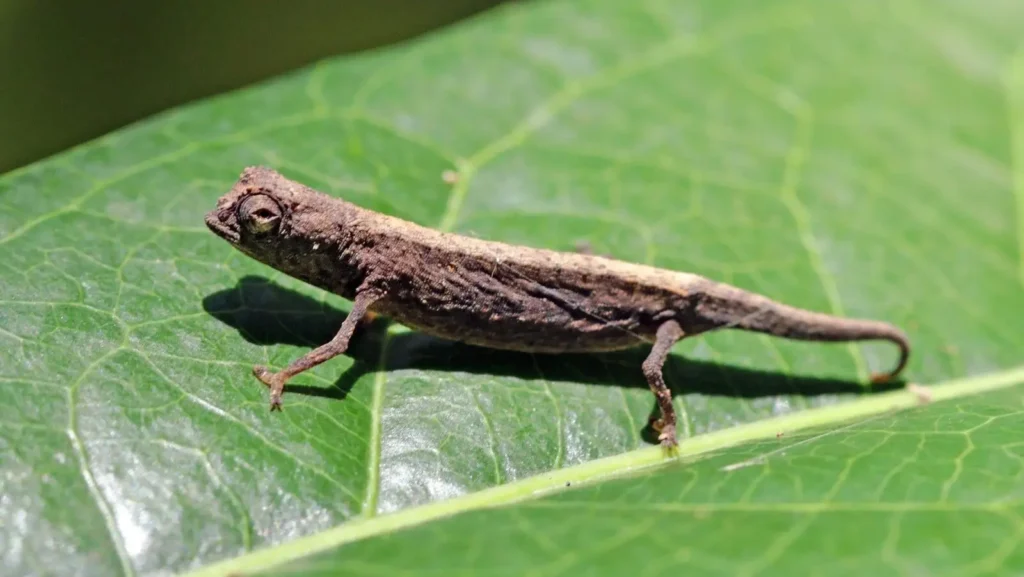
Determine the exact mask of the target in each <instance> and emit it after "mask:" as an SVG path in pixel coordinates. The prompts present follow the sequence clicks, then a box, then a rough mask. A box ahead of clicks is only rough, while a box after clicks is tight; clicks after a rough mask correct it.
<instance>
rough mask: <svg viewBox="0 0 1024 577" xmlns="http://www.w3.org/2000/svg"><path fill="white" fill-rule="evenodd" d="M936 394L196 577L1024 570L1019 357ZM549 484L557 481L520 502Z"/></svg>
mask: <svg viewBox="0 0 1024 577" xmlns="http://www.w3.org/2000/svg"><path fill="white" fill-rule="evenodd" d="M979 393H981V394H979ZM965 394H973V396H968V397H966V398H963V395H965ZM932 395H933V398H932V399H931V401H934V404H930V405H927V406H925V407H920V406H919V405H920V404H921V399H919V398H918V396H917V395H916V394H915V393H912V392H900V393H897V394H887V395H884V396H878V397H875V398H872V399H869V400H865V401H858V402H853V403H847V404H842V405H837V406H833V407H831V408H829V409H818V410H813V411H805V412H803V413H800V414H798V415H792V416H787V417H783V418H777V419H768V420H765V421H761V422H758V423H754V424H750V425H742V426H739V427H735V428H733V429H729V430H723V431H719V432H718V433H711V434H708V435H703V436H701V437H696V438H694V439H690V440H688V441H685V442H683V444H682V447H681V449H682V453H683V455H682V456H683V457H684V459H683V460H682V461H677V462H672V463H670V464H666V463H665V462H664V461H663V460H660V459H658V457H657V456H656V455H657V450H656V449H654V450H648V451H641V452H633V453H632V454H629V455H622V456H616V457H611V458H608V459H603V460H598V461H593V462H591V463H588V464H587V465H582V466H578V467H574V468H572V469H563V470H562V471H559V472H555V473H552V474H549V475H546V476H544V477H543V478H537V479H531V480H527V481H521V482H518V483H511V484H508V485H504V486H500V487H496V488H494V489H490V490H486V491H481V492H479V493H476V494H474V495H470V496H467V497H462V498H458V499H452V500H450V501H446V502H440V503H436V504H434V505H426V506H423V507H418V508H413V509H409V510H407V511H404V512H401V513H397V514H394V515H386V516H382V517H376V518H374V519H371V520H368V521H365V522H360V521H356V522H352V523H350V524H347V525H343V526H341V527H339V528H337V529H333V530H331V531H326V532H323V533H320V534H318V535H315V536H312V537H308V538H304V539H298V540H296V541H293V542H291V543H289V544H287V545H284V546H282V547H278V548H276V549H269V550H265V551H261V552H258V553H255V554H253V555H250V556H247V557H243V558H240V559H236V560H233V561H230V562H228V563H225V564H223V565H217V566H213V567H210V568H209V569H208V570H207V571H202V572H199V573H197V574H195V575H194V576H193V577H200V575H222V574H230V572H232V571H239V572H243V571H244V572H246V574H248V572H249V571H255V572H256V573H255V574H259V575H263V574H287V575H309V574H334V575H353V576H358V575H380V574H382V573H387V574H392V575H422V574H443V575H480V574H487V575H525V574H531V572H540V571H544V573H543V574H559V575H626V574H631V573H636V574H641V575H678V574H680V573H686V572H687V570H697V571H699V574H701V575H780V576H784V575H800V574H806V573H807V572H809V571H810V570H811V569H813V570H814V571H817V572H818V573H820V574H822V575H846V574H850V575H864V574H885V575H889V574H896V575H899V574H905V573H908V572H909V573H922V574H927V575H957V576H959V575H972V574H985V575H1016V574H1019V572H1020V568H1021V566H1024V516H1022V513H1024V501H1022V499H1021V496H1022V495H1024V492H1022V490H1021V486H1022V482H1024V442H1021V441H1020V440H1019V439H1018V437H1019V431H1020V430H1022V428H1024V368H1021V369H1017V370H1015V371H1007V372H1004V373H1001V374H999V375H994V376H989V377H981V378H972V379H966V380H964V381H962V382H958V383H950V384H947V385H943V386H942V387H939V388H936V389H934V391H933V393H932ZM907 407H917V408H912V409H910V410H904V411H901V412H893V411H892V409H905V408H907ZM823 424H824V425H823ZM783 427H791V429H790V430H789V431H785V432H784V431H783V429H782V428H783ZM794 428H795V429H796V430H794ZM642 453H647V454H642ZM644 461H647V465H648V466H646V467H643V465H644V464H645V463H644ZM658 461H660V463H658ZM651 463H655V466H651V465H650V464H651ZM616 471H617V472H618V473H619V475H618V478H614V477H608V474H609V473H610V472H616ZM622 473H626V474H625V475H623V474H622ZM602 476H604V478H602ZM581 485H582V487H581ZM570 486H572V487H575V489H566V488H565V487H570ZM541 493H554V494H549V495H548V496H545V497H543V498H539V499H529V500H524V499H528V498H529V497H537V496H539V494H541ZM517 501H518V502H517ZM513 503H514V504H513ZM500 505H506V506H500ZM458 513H461V514H458ZM451 515H454V516H451ZM428 521H433V523H432V524H428V523H427V522H428ZM344 545H348V546H344ZM396 551H398V552H401V553H400V554H394V553H393V552H396ZM260 569H263V571H261V570H260Z"/></svg>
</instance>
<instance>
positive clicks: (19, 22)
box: [0, 0, 501, 173]
mask: <svg viewBox="0 0 1024 577" xmlns="http://www.w3.org/2000/svg"><path fill="white" fill-rule="evenodd" d="M500 3H501V0H433V1H430V2H422V1H417V0H374V1H365V0H363V1H330V0H316V1H313V0H306V1H297V2H284V1H274V0H218V1H217V2H209V1H204V0H179V1H176V2H128V1H117V0H96V1H92V2H69V1H63V2H61V1H56V0H41V1H40V0H0V79H2V80H0V135H3V137H2V138H0V173H3V172H7V171H9V170H11V169H13V168H16V167H18V166H22V165H25V164H29V163H31V162H33V161H35V160H38V159H40V158H43V157H45V156H49V155H51V154H53V153H56V152H59V151H61V150H63V149H65V148H68V147H70V146H74V145H75V144H78V143H80V142H84V141H87V140H90V139H92V138H95V137H97V136H100V135H102V134H105V133H107V132H110V131H111V130H114V129H116V128H118V127H120V126H123V125H125V124H128V123H131V122H133V121H136V120H139V119H141V118H145V117H147V116H149V115H151V114H153V113H155V112H159V111H161V110H164V109H167V108H170V107H173V106H175V105H178V104H182V103H184V102H188V101H190V100H194V99H197V98H202V97H204V96H208V95H211V94H216V93H219V92H223V91H226V90H231V89H233V88H237V87H240V86H243V85H245V84H249V83H252V82H255V81H259V80H261V79H264V78H267V77H270V76H274V75H276V74H280V73H282V72H286V71H288V70H291V69H294V68H296V67H299V66H302V65H304V64H308V63H311V62H314V61H316V60H318V59H320V58H323V57H326V56H330V55H334V54H342V53H346V52H353V51H357V50H365V49H368V48H372V47H375V46H380V45H384V44H389V43H393V42H398V41H402V40H404V39H408V38H410V37H413V36H416V35H418V34H423V33H426V32H429V31H430V30H432V29H434V28H437V27H440V26H443V25H445V24H449V23H451V22H454V21H456V20H459V19H462V18H465V17H467V16H470V15H472V14H474V13H477V12H479V11H481V10H484V9H486V8H488V7H491V6H494V5H497V4H500Z"/></svg>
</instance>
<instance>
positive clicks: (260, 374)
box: [252, 365, 284, 411]
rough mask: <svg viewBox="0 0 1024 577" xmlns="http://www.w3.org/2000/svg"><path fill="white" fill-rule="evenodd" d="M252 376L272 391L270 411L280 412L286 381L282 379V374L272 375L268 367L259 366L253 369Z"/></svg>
mask: <svg viewBox="0 0 1024 577" xmlns="http://www.w3.org/2000/svg"><path fill="white" fill-rule="evenodd" d="M252 374H253V375H255V376H256V378H257V379H259V380H260V382H261V383H263V384H264V385H266V386H267V387H268V388H269V389H270V410H271V411H280V410H281V395H282V394H283V393H284V379H282V378H281V373H272V372H270V370H269V369H267V367H264V366H262V365H257V366H255V367H253V368H252Z"/></svg>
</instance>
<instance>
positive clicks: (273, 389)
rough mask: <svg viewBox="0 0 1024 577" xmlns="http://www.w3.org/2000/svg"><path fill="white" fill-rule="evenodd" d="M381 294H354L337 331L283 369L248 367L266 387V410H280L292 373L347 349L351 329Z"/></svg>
mask: <svg viewBox="0 0 1024 577" xmlns="http://www.w3.org/2000/svg"><path fill="white" fill-rule="evenodd" d="M380 297H381V294H380V293H378V292H375V291H364V292H360V293H358V294H357V295H356V298H355V300H354V301H353V302H352V310H351V311H350V312H349V313H348V316H347V317H345V320H344V321H342V323H341V328H340V329H339V330H338V334H336V335H334V338H333V339H331V340H330V342H328V343H326V344H323V345H320V346H319V347H317V348H315V349H313V350H312V351H310V352H308V353H306V354H305V355H303V356H302V357H299V358H298V359H296V360H295V361H292V363H291V364H290V365H288V366H287V367H285V369H284V370H282V371H280V372H277V373H272V372H270V370H269V369H267V367H264V366H261V365H257V366H255V367H253V368H252V374H254V375H256V378H258V379H259V380H260V381H262V382H263V384H264V385H267V387H269V388H270V410H271V411H273V410H278V411H280V410H281V395H282V394H283V393H284V385H285V383H287V382H288V379H291V378H292V377H294V376H295V375H297V374H299V373H301V372H303V371H307V370H309V369H311V368H313V367H315V366H317V365H319V364H320V363H323V362H326V361H329V360H331V359H333V358H334V357H336V356H338V355H340V354H342V353H344V352H345V351H346V350H347V349H348V343H349V341H350V340H351V339H352V333H354V332H355V330H356V327H357V326H358V325H359V323H360V321H361V320H363V319H364V318H366V316H367V315H368V314H372V313H369V308H370V306H371V305H373V303H375V302H376V301H378V300H380Z"/></svg>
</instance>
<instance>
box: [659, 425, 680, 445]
mask: <svg viewBox="0 0 1024 577" xmlns="http://www.w3.org/2000/svg"><path fill="white" fill-rule="evenodd" d="M658 440H659V441H661V446H662V447H665V448H666V449H675V448H676V447H677V446H679V442H678V441H676V428H675V426H674V425H668V426H664V427H663V428H662V429H661V434H659V435H658Z"/></svg>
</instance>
